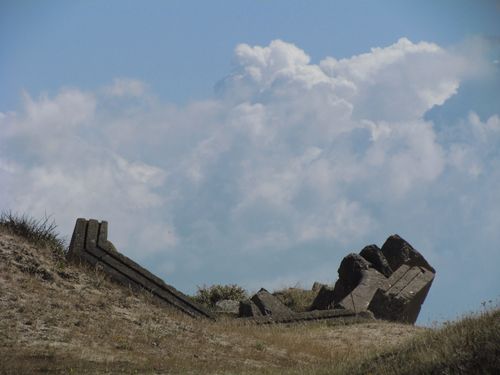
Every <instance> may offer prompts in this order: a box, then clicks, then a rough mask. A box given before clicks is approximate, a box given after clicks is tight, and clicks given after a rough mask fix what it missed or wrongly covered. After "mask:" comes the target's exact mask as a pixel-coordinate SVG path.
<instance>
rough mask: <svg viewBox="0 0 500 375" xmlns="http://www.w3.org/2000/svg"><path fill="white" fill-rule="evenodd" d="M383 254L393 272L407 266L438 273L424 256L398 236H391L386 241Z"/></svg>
mask: <svg viewBox="0 0 500 375" xmlns="http://www.w3.org/2000/svg"><path fill="white" fill-rule="evenodd" d="M382 253H383V254H384V256H385V258H386V259H387V262H388V263H389V265H390V266H391V268H392V269H393V270H397V269H398V268H399V267H401V266H402V265H403V264H406V265H408V266H410V267H413V266H419V267H423V268H425V269H428V270H429V271H431V272H433V273H436V270H435V269H434V268H433V267H432V266H431V265H430V264H429V263H428V262H427V261H426V260H425V258H424V257H423V256H422V254H420V253H419V252H418V251H417V250H415V249H414V248H413V246H411V245H410V244H409V243H408V242H406V241H405V240H404V239H403V238H401V237H400V236H398V235H397V234H394V235H392V236H390V237H389V238H388V239H387V240H386V241H385V243H384V245H383V246H382Z"/></svg>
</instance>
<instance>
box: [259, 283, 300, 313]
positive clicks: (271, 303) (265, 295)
mask: <svg viewBox="0 0 500 375" xmlns="http://www.w3.org/2000/svg"><path fill="white" fill-rule="evenodd" d="M251 301H252V302H253V303H255V305H256V306H257V307H258V308H259V310H260V312H261V313H262V315H264V316H267V315H274V316H277V315H281V316H286V315H293V314H294V312H293V311H292V310H290V309H289V308H288V307H286V306H285V305H284V304H283V303H282V302H281V301H280V300H279V298H278V297H275V296H273V295H272V294H271V293H269V292H268V291H267V290H265V289H264V288H262V289H261V290H259V291H258V292H257V293H255V294H254V295H253V296H252V298H251Z"/></svg>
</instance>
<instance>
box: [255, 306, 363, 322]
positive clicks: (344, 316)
mask: <svg viewBox="0 0 500 375" xmlns="http://www.w3.org/2000/svg"><path fill="white" fill-rule="evenodd" d="M326 319H328V320H338V321H341V320H350V321H351V320H355V319H359V320H367V319H370V320H371V319H373V314H371V313H369V312H368V313H361V314H356V313H354V312H353V311H350V310H345V309H333V310H321V311H320V310H316V311H306V312H300V313H294V314H292V315H266V316H260V317H255V318H253V319H248V321H251V322H252V323H257V324H273V323H300V322H307V321H315V320H326Z"/></svg>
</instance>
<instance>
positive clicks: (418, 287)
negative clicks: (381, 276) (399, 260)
mask: <svg viewBox="0 0 500 375" xmlns="http://www.w3.org/2000/svg"><path fill="white" fill-rule="evenodd" d="M433 280H434V273H433V272H431V271H429V270H428V269H426V268H424V267H419V266H414V267H410V266H409V265H406V264H403V265H402V266H401V267H399V268H398V269H397V271H396V272H394V273H393V274H392V275H391V277H390V278H389V279H388V280H387V284H388V285H387V287H386V288H380V289H378V290H377V292H376V293H375V295H374V296H373V299H372V300H371V302H370V305H369V306H368V309H369V310H370V311H372V312H373V314H374V315H375V317H376V318H377V319H385V320H393V321H398V322H404V323H411V324H413V323H415V322H416V320H417V318H418V314H419V313H420V309H421V307H422V304H423V302H424V300H425V298H426V297H427V293H428V292H429V289H430V287H431V285H432V281H433Z"/></svg>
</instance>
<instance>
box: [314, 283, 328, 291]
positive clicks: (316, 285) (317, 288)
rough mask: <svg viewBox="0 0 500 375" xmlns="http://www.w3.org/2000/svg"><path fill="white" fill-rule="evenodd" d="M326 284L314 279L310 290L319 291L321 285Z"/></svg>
mask: <svg viewBox="0 0 500 375" xmlns="http://www.w3.org/2000/svg"><path fill="white" fill-rule="evenodd" d="M324 286H326V284H323V283H320V282H319V281H315V282H314V283H313V285H312V288H311V290H312V291H313V292H319V291H320V289H321V288H322V287H324Z"/></svg>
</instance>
